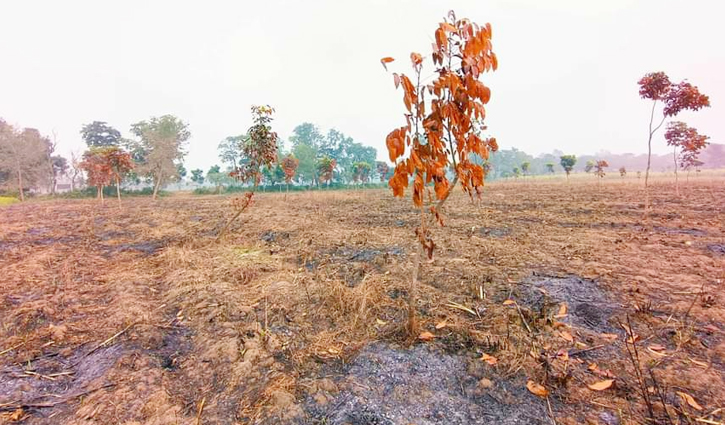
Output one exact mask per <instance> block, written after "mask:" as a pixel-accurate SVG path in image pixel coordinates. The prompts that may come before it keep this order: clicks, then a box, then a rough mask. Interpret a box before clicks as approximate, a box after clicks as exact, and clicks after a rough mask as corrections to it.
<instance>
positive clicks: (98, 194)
mask: <svg viewBox="0 0 725 425" xmlns="http://www.w3.org/2000/svg"><path fill="white" fill-rule="evenodd" d="M96 199H98V200H100V199H101V186H96Z"/></svg>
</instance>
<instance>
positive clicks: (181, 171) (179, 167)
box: [176, 162, 186, 181]
mask: <svg viewBox="0 0 725 425" xmlns="http://www.w3.org/2000/svg"><path fill="white" fill-rule="evenodd" d="M176 177H177V178H178V180H179V181H182V180H184V177H186V167H184V164H182V163H180V162H179V163H177V164H176Z"/></svg>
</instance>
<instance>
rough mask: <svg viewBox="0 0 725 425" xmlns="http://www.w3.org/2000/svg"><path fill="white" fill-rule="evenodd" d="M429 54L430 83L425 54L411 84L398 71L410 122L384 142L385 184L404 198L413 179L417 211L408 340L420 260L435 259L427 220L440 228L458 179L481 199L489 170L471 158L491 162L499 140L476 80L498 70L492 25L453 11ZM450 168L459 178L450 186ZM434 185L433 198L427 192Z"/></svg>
mask: <svg viewBox="0 0 725 425" xmlns="http://www.w3.org/2000/svg"><path fill="white" fill-rule="evenodd" d="M427 57H430V58H431V59H432V62H433V68H434V71H433V72H434V75H433V80H432V81H431V82H430V83H429V84H427V85H423V84H422V83H421V73H422V70H423V56H422V55H421V54H419V53H415V52H414V53H411V55H410V59H411V62H412V67H413V80H412V81H411V79H410V78H409V77H408V76H406V75H404V74H397V73H396V74H393V78H394V82H395V86H396V88H397V87H402V89H403V102H404V104H405V110H406V112H405V125H404V126H402V127H400V128H397V129H395V130H393V131H392V132H391V133H390V134H389V135H388V136H387V139H386V145H387V148H388V153H389V156H390V161H392V162H393V163H395V171H394V174H393V177H392V178H391V179H390V181H389V183H388V184H389V185H390V187H391V188H392V190H393V194H394V195H395V196H403V195H404V193H405V189H406V188H407V187H408V184H409V182H410V180H411V179H412V180H413V196H412V198H413V204H414V205H415V206H416V207H417V208H418V209H419V211H420V225H419V226H418V228H417V229H416V234H417V237H418V241H419V249H418V255H417V256H416V264H415V266H414V268H413V276H412V281H411V286H410V291H409V298H408V301H409V306H408V332H409V334H410V335H411V336H413V335H417V324H416V310H417V307H416V304H417V295H416V291H417V281H418V275H419V273H420V267H421V262H422V261H421V260H422V256H423V255H424V252H425V253H427V255H428V257H429V258H432V256H433V250H434V248H435V243H434V242H433V240H432V237H431V233H430V230H429V224H432V223H429V220H431V221H436V220H437V221H438V222H439V223H440V224H442V222H443V221H442V220H443V219H442V216H441V208H442V206H443V204H444V202H445V201H446V199H448V196H449V195H450V193H451V191H452V190H453V188H454V187H455V186H456V184H457V183H458V182H459V181H460V183H461V186H462V187H463V190H464V192H466V193H468V194H469V195H470V196H474V194H475V195H476V196H480V194H481V190H482V188H483V184H484V177H485V172H484V170H483V167H482V165H481V163H480V160H478V161H476V160H473V159H474V158H472V155H473V154H475V155H477V156H478V158H480V159H482V160H487V159H488V158H489V152H490V151H496V150H497V149H498V145H497V144H496V140H495V139H493V138H487V139H482V138H481V137H479V134H480V131H481V130H483V129H485V126H484V124H483V120H484V118H485V114H486V110H485V105H486V104H487V103H488V101H489V99H490V97H491V90H490V89H489V88H488V87H487V86H485V85H484V84H483V83H482V82H481V81H480V80H479V78H480V76H481V74H483V73H484V72H488V71H491V70H495V69H496V68H497V66H498V60H497V59H496V55H495V54H494V53H493V51H492V50H491V25H490V24H486V25H485V26H479V25H477V24H475V23H473V22H471V21H470V20H468V19H456V17H455V14H454V13H453V11H451V12H449V14H448V17H447V18H445V19H444V20H443V22H441V23H440V25H439V26H438V28H437V29H436V31H435V43H434V44H433V52H432V53H431V55H430V56H427ZM392 61H393V58H389V57H386V58H383V59H382V60H381V62H382V63H383V66H385V67H386V69H387V63H390V62H392ZM426 95H427V98H426ZM449 171H450V172H452V173H453V175H454V178H453V181H452V182H450V181H449V180H448V175H447V173H448V172H449ZM431 184H432V186H433V192H432V193H431V191H430V189H426V186H427V185H431ZM427 213H430V216H427Z"/></svg>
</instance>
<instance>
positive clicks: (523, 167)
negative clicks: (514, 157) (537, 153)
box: [521, 161, 531, 176]
mask: <svg viewBox="0 0 725 425" xmlns="http://www.w3.org/2000/svg"><path fill="white" fill-rule="evenodd" d="M530 166H531V163H530V162H529V161H525V162H522V163H521V172H522V173H523V174H524V176H526V175H528V174H529V167H530Z"/></svg>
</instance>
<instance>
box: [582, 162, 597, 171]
mask: <svg viewBox="0 0 725 425" xmlns="http://www.w3.org/2000/svg"><path fill="white" fill-rule="evenodd" d="M595 165H597V164H596V163H595V162H594V161H592V160H589V161H587V163H586V165H585V166H584V172H585V173H591V171H592V169H594V166H595Z"/></svg>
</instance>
